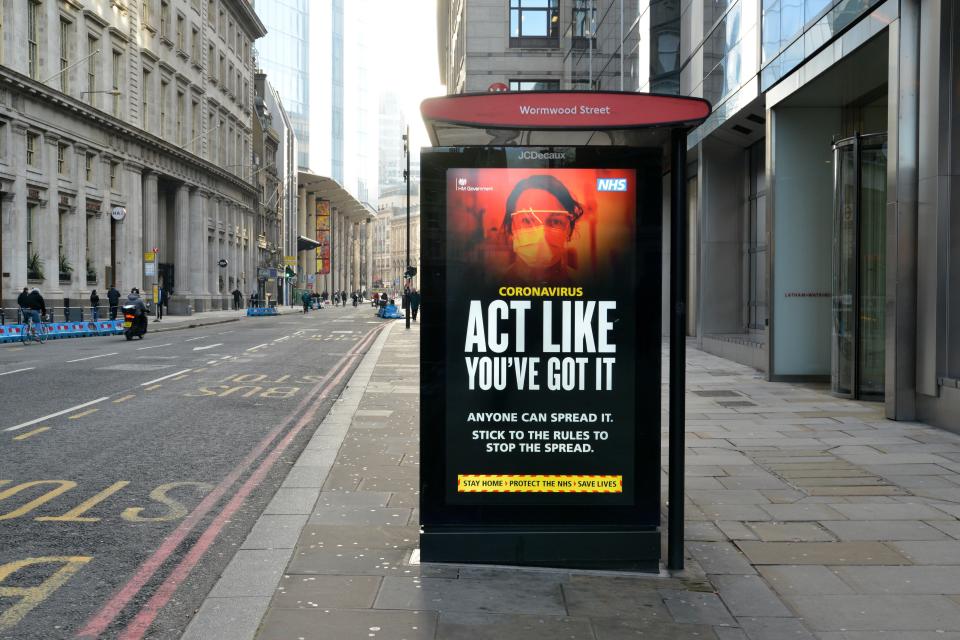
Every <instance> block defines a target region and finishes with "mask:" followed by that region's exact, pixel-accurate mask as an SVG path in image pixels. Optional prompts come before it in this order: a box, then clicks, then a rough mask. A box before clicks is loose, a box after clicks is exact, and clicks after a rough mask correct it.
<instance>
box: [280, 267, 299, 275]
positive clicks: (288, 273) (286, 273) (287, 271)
mask: <svg viewBox="0 0 960 640" xmlns="http://www.w3.org/2000/svg"><path fill="white" fill-rule="evenodd" d="M283 275H285V276H286V277H288V278H293V277H295V276H296V275H297V272H296V271H294V270H293V267H291V266H290V265H287V268H286V269H285V270H284V273H283Z"/></svg>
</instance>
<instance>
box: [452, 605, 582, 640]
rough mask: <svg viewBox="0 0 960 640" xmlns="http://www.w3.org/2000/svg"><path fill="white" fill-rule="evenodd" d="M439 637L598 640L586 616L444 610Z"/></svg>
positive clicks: (476, 639) (491, 639) (489, 639)
mask: <svg viewBox="0 0 960 640" xmlns="http://www.w3.org/2000/svg"><path fill="white" fill-rule="evenodd" d="M436 638H437V640H503V639H504V638H523V639H524V640H557V638H564V639H565V640H566V639H569V640H595V639H596V636H595V635H594V633H593V628H592V626H591V625H590V621H589V620H588V619H586V618H575V617H567V616H544V615H515V614H498V613H465V612H462V611H457V612H452V613H447V612H444V613H441V614H440V621H439V625H438V627H437V636H436Z"/></svg>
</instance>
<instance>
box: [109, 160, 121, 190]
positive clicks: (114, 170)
mask: <svg viewBox="0 0 960 640" xmlns="http://www.w3.org/2000/svg"><path fill="white" fill-rule="evenodd" d="M119 173H120V163H119V162H111V163H110V188H111V189H112V190H114V191H116V190H117V185H118V184H119V182H120V178H119Z"/></svg>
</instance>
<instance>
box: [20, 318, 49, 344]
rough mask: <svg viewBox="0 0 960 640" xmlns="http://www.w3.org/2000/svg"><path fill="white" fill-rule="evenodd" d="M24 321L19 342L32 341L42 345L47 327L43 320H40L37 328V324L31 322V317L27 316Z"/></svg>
mask: <svg viewBox="0 0 960 640" xmlns="http://www.w3.org/2000/svg"><path fill="white" fill-rule="evenodd" d="M24 320H25V322H24V323H23V329H22V331H21V332H20V342H22V343H26V342H30V341H33V342H39V343H41V344H43V343H44V342H46V341H47V326H46V325H45V324H44V322H43V320H40V323H39V328H38V327H37V323H36V322H34V321H33V316H32V315H30V314H27V316H26V318H24Z"/></svg>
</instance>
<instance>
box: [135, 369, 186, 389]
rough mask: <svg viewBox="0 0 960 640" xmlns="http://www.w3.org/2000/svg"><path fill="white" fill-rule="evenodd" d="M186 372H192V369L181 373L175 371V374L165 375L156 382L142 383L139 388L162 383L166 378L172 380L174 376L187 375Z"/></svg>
mask: <svg viewBox="0 0 960 640" xmlns="http://www.w3.org/2000/svg"><path fill="white" fill-rule="evenodd" d="M188 371H193V369H184V370H183V371H177V372H176V373H171V374H169V375H165V376H163V377H162V378H157V379H156V380H150V381H148V382H143V383H141V384H140V386H141V387H146V386H148V385H151V384H154V383H155V382H162V381H164V380H166V379H167V378H173V377H175V376H179V375H180V374H181V373H187V372H188Z"/></svg>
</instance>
